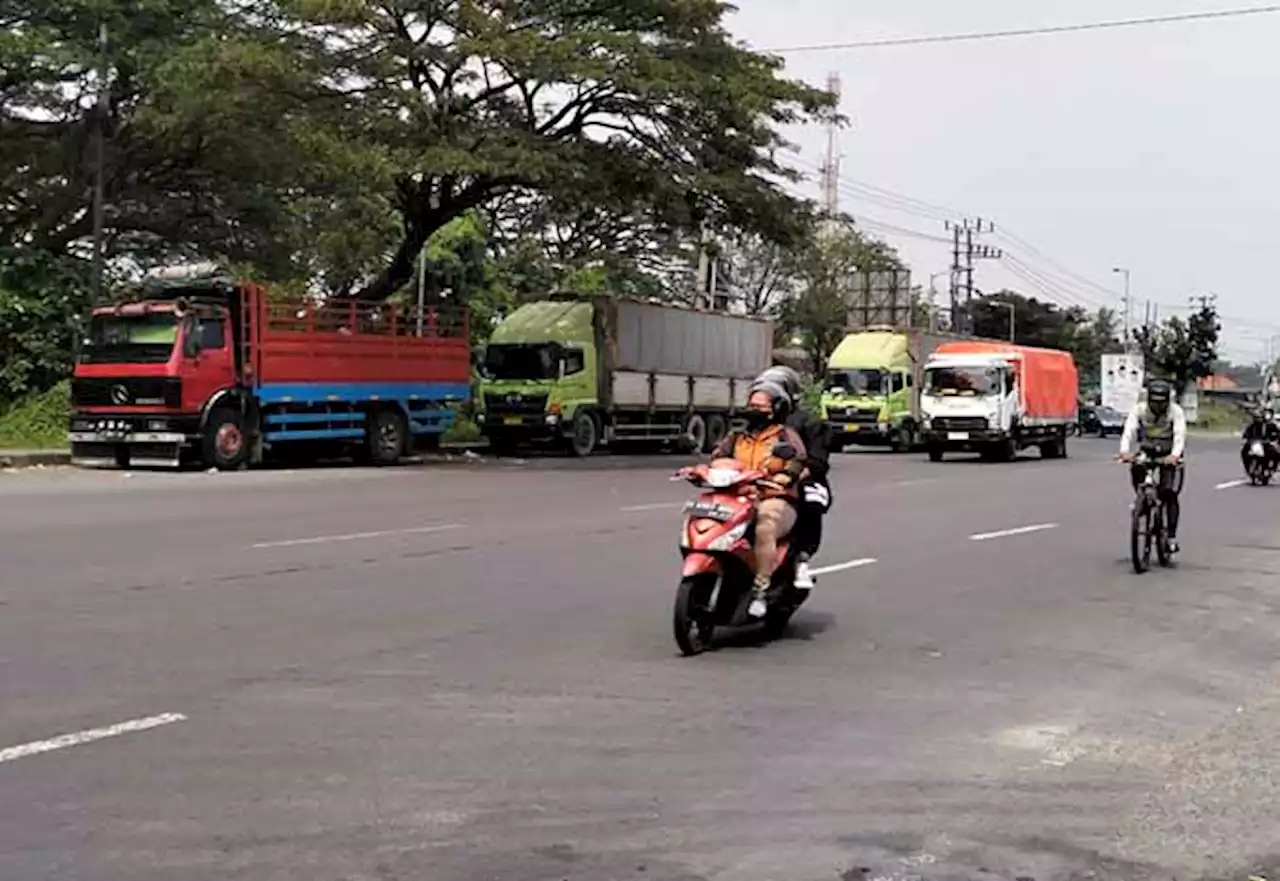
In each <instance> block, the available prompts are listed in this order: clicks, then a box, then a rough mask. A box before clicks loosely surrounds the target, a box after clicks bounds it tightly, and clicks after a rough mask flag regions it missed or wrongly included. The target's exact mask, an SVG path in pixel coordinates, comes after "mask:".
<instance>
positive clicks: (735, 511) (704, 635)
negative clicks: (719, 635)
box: [672, 448, 809, 655]
mask: <svg viewBox="0 0 1280 881" xmlns="http://www.w3.org/2000/svg"><path fill="white" fill-rule="evenodd" d="M783 452H785V448H784V449H783ZM673 479H674V480H686V481H688V482H689V483H691V484H693V485H694V486H697V487H699V488H701V489H703V490H705V492H703V493H702V494H701V495H700V496H699V497H698V498H697V499H694V500H693V501H690V502H689V503H687V504H686V505H685V508H684V515H685V521H684V529H683V531H682V533H681V541H680V553H681V555H682V556H683V557H684V567H683V570H682V571H681V578H680V588H679V589H678V590H677V591H676V603H675V611H674V617H673V622H672V623H673V625H674V629H675V637H676V644H677V645H679V646H680V651H681V652H683V653H684V654H685V655H697V654H701V653H702V652H704V651H706V650H707V649H708V648H710V646H711V637H712V635H713V634H714V633H715V629H716V628H717V627H741V626H743V625H745V624H751V623H755V622H757V621H759V620H760V619H758V618H753V617H751V616H750V615H749V614H748V609H749V607H750V605H751V600H752V599H753V596H752V588H753V586H754V584H755V566H756V563H755V551H754V550H753V548H752V544H753V543H754V539H755V522H756V511H757V510H758V508H759V505H760V500H761V498H762V494H763V493H767V492H768V491H769V490H770V489H773V490H777V489H780V488H779V487H778V486H777V484H773V483H771V482H770V481H769V479H768V474H766V473H765V472H764V471H760V470H748V469H745V468H743V467H742V465H741V463H739V462H738V461H737V460H736V459H717V460H715V461H713V462H711V463H709V464H705V465H695V466H693V467H690V468H683V469H681V470H680V471H679V472H678V473H677V475H676V476H675V477H674V478H673ZM778 557H779V561H778V568H777V570H775V572H774V574H773V583H772V584H771V585H770V587H769V591H768V593H767V594H766V595H765V601H766V602H767V603H768V610H767V611H766V613H765V616H764V619H763V620H764V627H765V634H766V636H767V637H768V638H770V639H773V638H776V637H777V636H780V635H781V634H782V631H783V630H784V629H785V628H786V626H787V622H789V621H790V620H791V616H792V615H793V614H795V611H796V609H798V608H800V605H801V603H803V602H804V601H805V600H806V599H808V598H809V591H808V590H798V589H797V588H796V587H795V584H794V581H795V565H796V560H795V555H794V554H793V553H792V546H791V542H790V540H789V539H782V540H781V541H779V542H778Z"/></svg>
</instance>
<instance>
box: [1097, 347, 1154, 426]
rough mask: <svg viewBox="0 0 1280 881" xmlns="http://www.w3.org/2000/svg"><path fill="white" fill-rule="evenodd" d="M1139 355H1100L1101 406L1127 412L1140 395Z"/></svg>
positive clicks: (1143, 367) (1140, 367)
mask: <svg viewBox="0 0 1280 881" xmlns="http://www.w3.org/2000/svg"><path fill="white" fill-rule="evenodd" d="M1144 372H1145V365H1144V364H1143V361H1142V356H1141V355H1103V356H1102V406H1104V407H1110V408H1111V409H1112V410H1118V411H1120V412H1121V413H1128V412H1129V411H1130V410H1132V409H1133V408H1134V405H1136V404H1137V403H1138V401H1139V399H1140V398H1141V397H1142V380H1143V376H1144Z"/></svg>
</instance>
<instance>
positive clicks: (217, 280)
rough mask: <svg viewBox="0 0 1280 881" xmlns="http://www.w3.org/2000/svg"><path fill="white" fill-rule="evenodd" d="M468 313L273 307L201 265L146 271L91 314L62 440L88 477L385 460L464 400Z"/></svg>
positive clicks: (430, 434) (419, 441) (259, 292)
mask: <svg viewBox="0 0 1280 881" xmlns="http://www.w3.org/2000/svg"><path fill="white" fill-rule="evenodd" d="M471 363H472V362H471V347H470V337H469V333H468V327H467V314H466V310H465V309H460V308H445V307H428V308H425V309H423V310H422V312H421V313H420V314H419V313H418V312H417V311H416V310H411V309H405V308H403V307H397V306H394V305H388V304H386V303H361V302H355V301H348V300H343V301H337V302H332V303H298V302H292V303H281V302H277V301H273V300H271V299H269V298H268V297H267V295H266V292H265V291H264V290H263V289H262V288H261V287H259V286H257V285H255V284H253V283H251V282H246V281H240V280H237V279H235V278H234V277H233V276H231V275H229V274H227V273H225V272H223V271H221V270H219V269H218V267H216V266H214V265H212V264H195V265H190V266H181V267H173V268H169V269H165V270H161V271H158V272H155V273H153V274H151V275H150V276H148V278H147V279H146V281H145V282H144V283H143V286H142V289H141V293H140V297H138V298H137V299H133V300H129V301H122V302H119V303H117V304H115V305H112V306H104V307H99V308H96V309H94V310H93V313H92V315H91V316H90V320H89V328H88V333H87V338H86V339H85V340H84V345H83V349H82V351H81V354H80V357H79V359H78V363H77V365H76V370H75V376H74V378H73V380H72V384H71V398H72V401H71V403H72V416H71V427H70V433H69V435H68V440H69V441H70V444H71V456H72V460H73V461H74V462H76V463H78V464H86V465H104V464H106V465H117V466H122V467H125V466H129V465H142V466H162V467H163V466H178V465H182V464H184V463H187V462H190V461H198V462H200V463H201V464H203V465H204V466H205V467H209V468H217V469H219V470H231V469H236V468H240V467H242V466H244V465H246V464H253V463H257V462H259V461H261V460H262V459H263V458H264V457H265V456H267V455H269V454H271V453H273V452H281V451H289V450H293V451H297V452H303V451H305V454H306V455H308V456H321V455H327V454H331V453H348V452H353V451H354V452H355V453H356V454H357V455H358V456H359V457H360V458H362V459H363V460H365V461H368V462H371V463H373V464H381V465H386V464H391V463H394V462H396V461H398V460H400V458H401V457H402V456H404V455H405V454H406V453H408V452H410V451H411V450H412V449H414V448H419V447H431V446H436V445H438V444H439V441H440V438H441V435H442V434H443V433H444V431H445V430H446V429H448V428H449V427H450V426H451V425H452V424H453V419H454V410H453V408H454V407H455V406H456V405H458V404H460V403H463V402H465V401H467V400H468V399H469V397H470V393H471V392H470V389H471V383H470V380H471Z"/></svg>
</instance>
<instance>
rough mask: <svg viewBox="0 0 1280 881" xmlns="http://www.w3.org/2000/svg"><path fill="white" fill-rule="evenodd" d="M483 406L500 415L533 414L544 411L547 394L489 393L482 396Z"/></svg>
mask: <svg viewBox="0 0 1280 881" xmlns="http://www.w3.org/2000/svg"><path fill="white" fill-rule="evenodd" d="M484 408H485V410H487V411H488V412H490V413H496V414H498V415H502V416H533V415H536V414H538V413H545V412H546V409H547V396H546V395H519V394H514V393H513V394H506V393H503V394H497V393H489V394H486V395H485V396H484Z"/></svg>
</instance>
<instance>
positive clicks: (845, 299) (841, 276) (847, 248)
mask: <svg viewBox="0 0 1280 881" xmlns="http://www.w3.org/2000/svg"><path fill="white" fill-rule="evenodd" d="M902 268H904V266H903V263H902V261H901V259H900V258H899V257H898V255H897V253H896V252H895V251H894V250H893V249H892V248H890V247H889V246H888V245H886V244H885V243H884V242H880V241H876V240H875V239H871V238H868V237H867V236H865V235H863V234H862V233H861V232H860V231H858V230H857V229H855V228H854V227H853V226H852V225H832V226H830V227H828V228H827V229H825V230H823V231H822V232H820V233H819V234H818V235H817V236H816V237H815V238H814V239H813V240H812V244H811V245H810V246H809V247H808V248H806V249H805V251H804V252H803V254H802V256H801V257H800V258H799V275H800V279H799V281H800V290H799V293H798V294H797V295H796V296H795V297H794V298H792V299H790V300H787V301H785V302H783V303H782V304H781V306H780V308H779V331H780V332H781V333H782V334H783V335H788V334H799V336H800V337H801V338H802V339H803V341H804V348H805V349H806V351H808V352H809V355H810V359H811V370H812V373H813V374H814V375H815V376H822V375H823V374H824V373H825V372H826V364H827V358H829V357H830V355H831V352H832V351H833V350H834V349H835V347H836V346H837V345H838V344H839V343H840V340H841V339H843V338H844V335H845V333H846V330H847V328H848V326H849V298H850V295H851V290H852V288H851V281H852V279H853V277H854V274H855V273H856V272H864V273H870V272H884V271H888V270H893V269H902Z"/></svg>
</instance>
